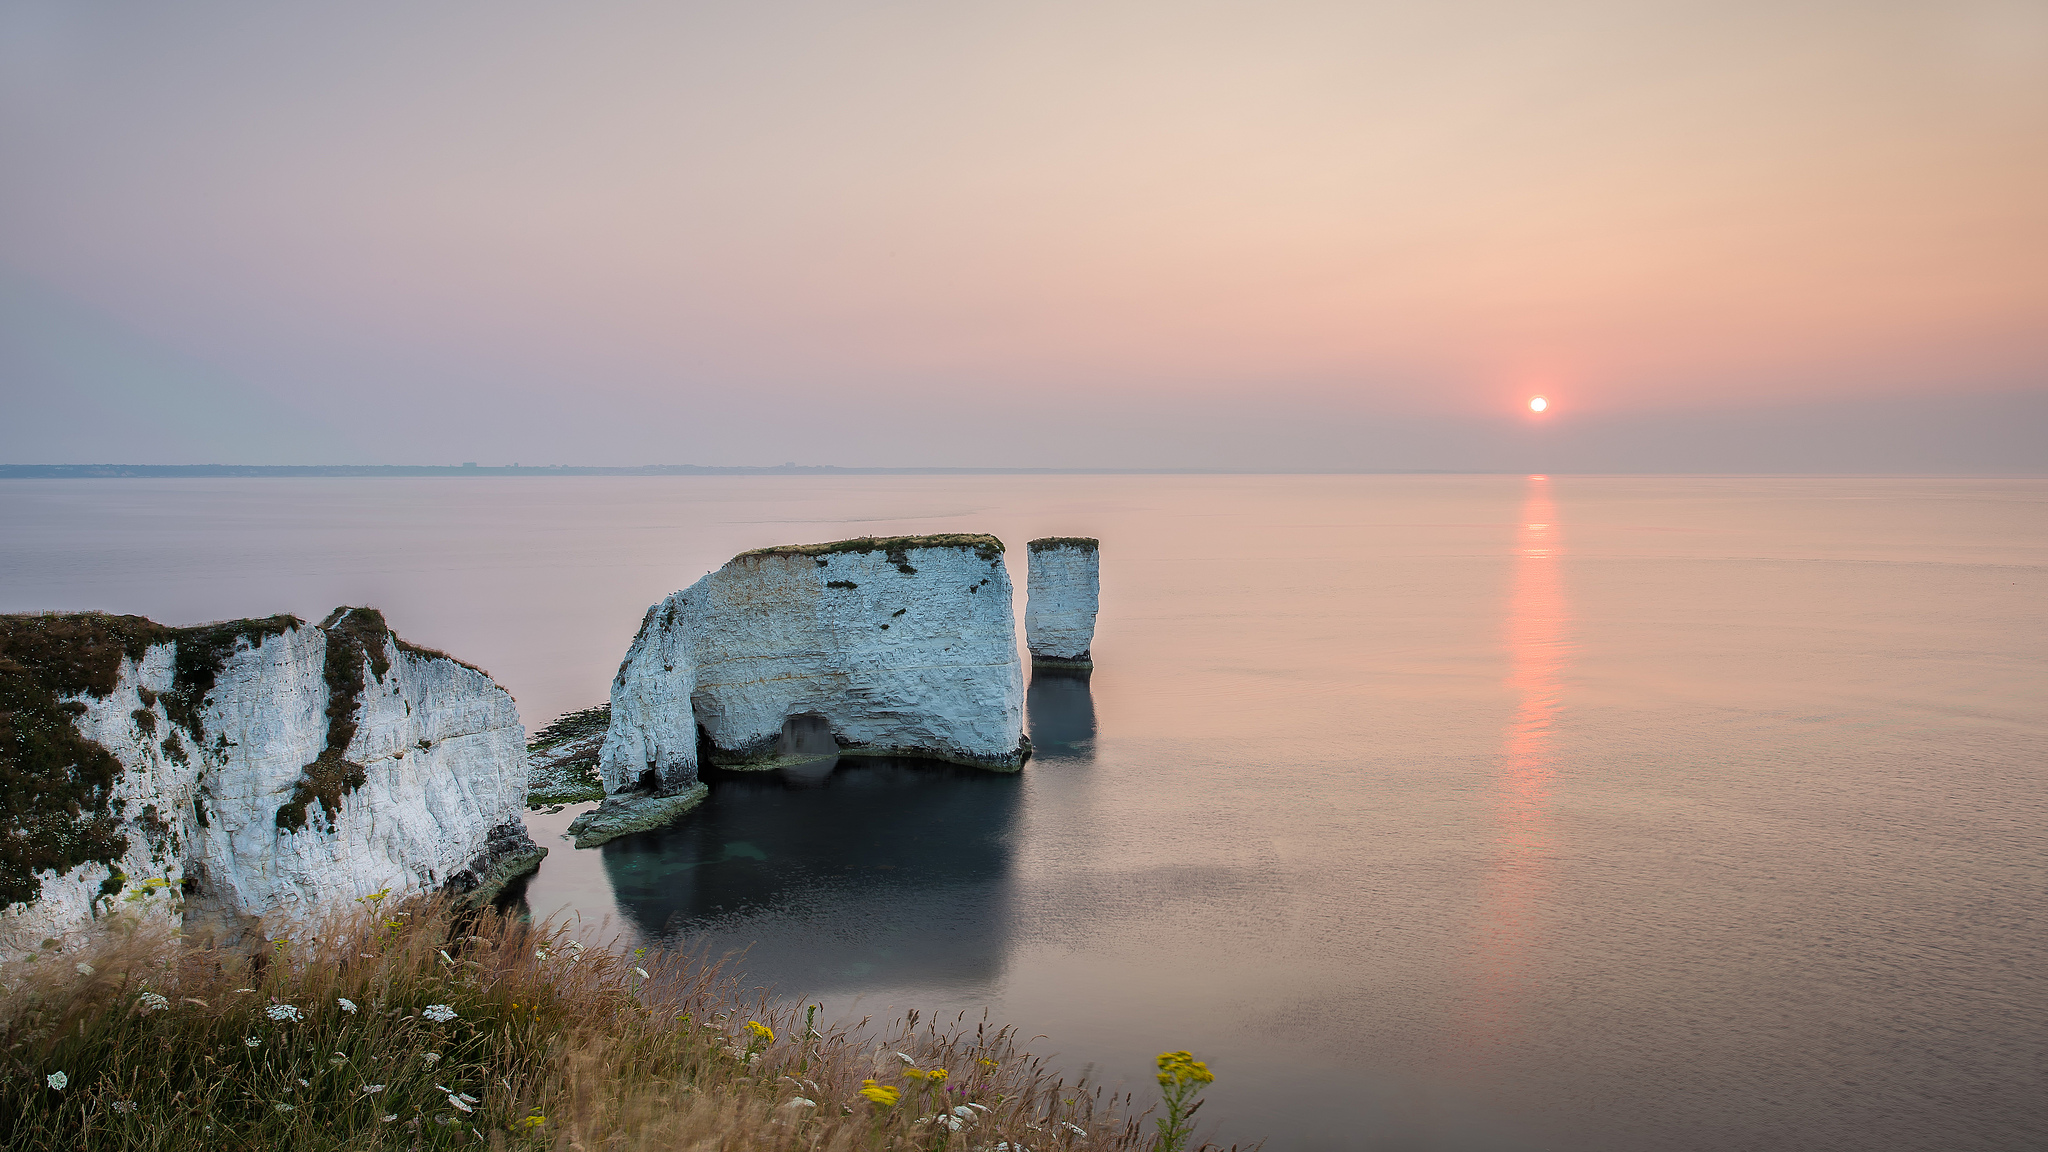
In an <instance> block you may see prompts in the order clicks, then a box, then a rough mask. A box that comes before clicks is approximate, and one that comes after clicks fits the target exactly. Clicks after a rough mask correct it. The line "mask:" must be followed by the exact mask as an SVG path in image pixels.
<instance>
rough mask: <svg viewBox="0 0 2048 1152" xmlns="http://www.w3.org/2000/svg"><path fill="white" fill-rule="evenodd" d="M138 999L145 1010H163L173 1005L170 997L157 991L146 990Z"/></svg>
mask: <svg viewBox="0 0 2048 1152" xmlns="http://www.w3.org/2000/svg"><path fill="white" fill-rule="evenodd" d="M136 999H137V1000H138V1001H139V1002H140V1003H141V1004H142V1010H143V1011H144V1012H161V1011H163V1010H164V1009H166V1008H169V1007H170V1006H171V1002H170V1000H169V999H168V998H166V997H164V996H163V995H161V994H159V993H156V992H144V993H143V994H142V995H141V996H139V997H137V998H136Z"/></svg>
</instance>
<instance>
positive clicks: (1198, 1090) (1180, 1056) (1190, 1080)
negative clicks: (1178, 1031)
mask: <svg viewBox="0 0 2048 1152" xmlns="http://www.w3.org/2000/svg"><path fill="white" fill-rule="evenodd" d="M1215 1082H1216V1076H1215V1074H1214V1073H1212V1072H1210V1071H1209V1066H1208V1065H1207V1064H1204V1063H1203V1062H1201V1061H1200V1060H1197V1059H1195V1056H1194V1053H1192V1052H1186V1051H1182V1052H1161V1053H1160V1054H1159V1095H1160V1097H1161V1098H1162V1102H1163V1103H1164V1104H1165V1106H1166V1115H1164V1116H1161V1117H1159V1118H1158V1119H1157V1120H1155V1121H1153V1123H1154V1124H1156V1125H1157V1126H1158V1128H1159V1134H1158V1136H1157V1138H1156V1139H1154V1140H1153V1142H1152V1152H1182V1150H1183V1149H1185V1148H1186V1147H1187V1146H1188V1140H1189V1139H1191V1138H1192V1137H1193V1136H1194V1134H1195V1123H1194V1116H1195V1110H1196V1109H1197V1108H1200V1107H1201V1106H1202V1102H1201V1101H1200V1100H1198V1099H1196V1097H1198V1096H1200V1095H1201V1094H1202V1089H1204V1088H1206V1087H1208V1086H1209V1085H1211V1084H1213V1083H1215Z"/></svg>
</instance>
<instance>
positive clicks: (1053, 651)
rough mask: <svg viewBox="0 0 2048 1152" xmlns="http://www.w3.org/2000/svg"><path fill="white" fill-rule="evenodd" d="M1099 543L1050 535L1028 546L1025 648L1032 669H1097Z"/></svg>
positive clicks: (1087, 538)
mask: <svg viewBox="0 0 2048 1152" xmlns="http://www.w3.org/2000/svg"><path fill="white" fill-rule="evenodd" d="M1099 544H1100V541H1097V540H1094V539H1092V538H1090V537H1086V536H1048V537H1046V538H1045V539H1043V540H1033V541H1032V542H1031V543H1030V545H1029V551H1030V556H1031V561H1030V563H1031V572H1030V576H1029V578H1028V582H1027V585H1026V588H1027V591H1028V594H1029V598H1028V599H1027V600H1026V601H1025V603H1024V643H1025V645H1026V646H1027V647H1029V648H1030V649H1031V666H1032V667H1033V668H1045V669H1049V670H1051V669H1057V670H1061V671H1069V672H1087V671H1090V670H1092V669H1093V668H1094V667H1095V662H1094V659H1093V657H1092V656H1091V654H1090V652H1089V648H1090V646H1091V645H1093V644H1094V643H1095V609H1096V600H1097V594H1098V592H1099V590H1100V587H1101V583H1102V581H1101V566H1100V564H1099V562H1098V559H1099V557H1098V552H1099Z"/></svg>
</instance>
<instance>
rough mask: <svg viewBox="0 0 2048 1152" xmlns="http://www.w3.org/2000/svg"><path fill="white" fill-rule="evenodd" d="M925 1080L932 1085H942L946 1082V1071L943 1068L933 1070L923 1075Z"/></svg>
mask: <svg viewBox="0 0 2048 1152" xmlns="http://www.w3.org/2000/svg"><path fill="white" fill-rule="evenodd" d="M925 1078H926V1079H928V1080H930V1081H931V1082H932V1083H934V1084H944V1083H945V1082H946V1070H945V1069H944V1068H934V1069H932V1070H931V1071H929V1072H927V1073H925Z"/></svg>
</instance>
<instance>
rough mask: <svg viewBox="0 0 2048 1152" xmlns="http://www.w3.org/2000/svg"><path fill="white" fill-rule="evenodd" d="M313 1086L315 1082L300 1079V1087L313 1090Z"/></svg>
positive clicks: (303, 1078)
mask: <svg viewBox="0 0 2048 1152" xmlns="http://www.w3.org/2000/svg"><path fill="white" fill-rule="evenodd" d="M312 1086H313V1082H312V1081H311V1080H308V1079H306V1078H305V1077H304V1076H301V1077H299V1087H301V1088H311V1087H312Z"/></svg>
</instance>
